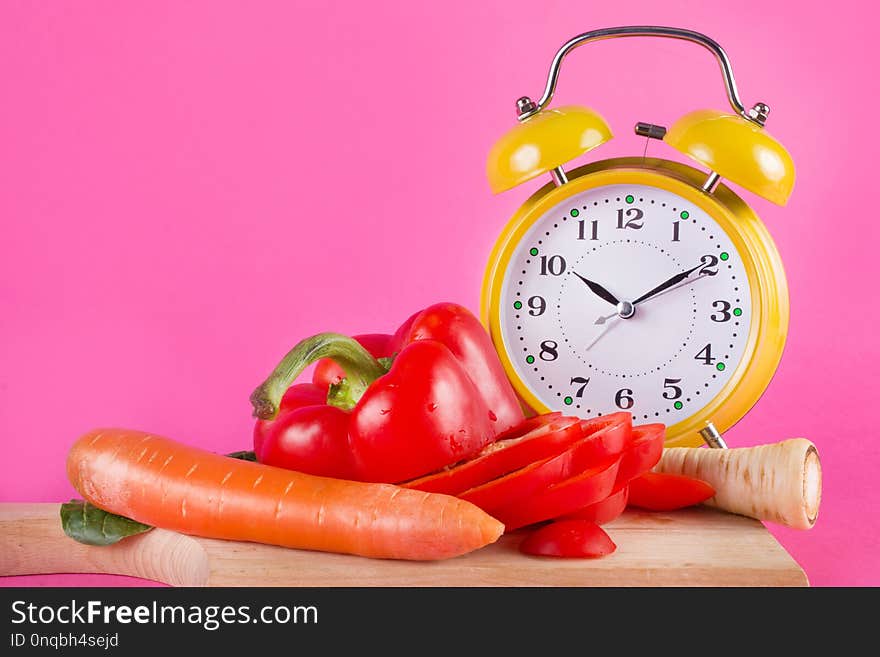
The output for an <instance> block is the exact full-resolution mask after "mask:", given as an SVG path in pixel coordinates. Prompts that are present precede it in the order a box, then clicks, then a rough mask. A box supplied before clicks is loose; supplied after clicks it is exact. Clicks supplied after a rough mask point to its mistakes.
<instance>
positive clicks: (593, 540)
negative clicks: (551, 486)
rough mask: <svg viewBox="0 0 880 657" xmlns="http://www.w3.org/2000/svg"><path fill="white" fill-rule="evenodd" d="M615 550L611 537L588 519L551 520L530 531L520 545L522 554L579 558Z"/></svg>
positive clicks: (601, 554) (591, 556)
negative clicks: (547, 523)
mask: <svg viewBox="0 0 880 657" xmlns="http://www.w3.org/2000/svg"><path fill="white" fill-rule="evenodd" d="M616 549H617V546H616V545H615V544H614V541H612V540H611V537H610V536H608V534H606V533H605V531H604V530H603V529H602V528H601V527H599V525H597V524H595V523H592V522H590V521H588V520H558V521H556V522H552V523H550V524H549V525H544V526H543V527H541V528H540V529H536V530H535V531H533V532H531V533H530V534H529V535H528V536H526V537H525V538H524V539H523V540H522V542H520V544H519V550H520V552H522V553H523V554H531V555H537V556H542V557H566V558H579V559H584V558H594V557H603V556H605V555H606V554H611V553H612V552H614V550H616Z"/></svg>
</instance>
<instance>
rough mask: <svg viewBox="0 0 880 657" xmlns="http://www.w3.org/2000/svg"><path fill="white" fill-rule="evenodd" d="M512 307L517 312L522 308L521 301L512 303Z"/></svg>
mask: <svg viewBox="0 0 880 657" xmlns="http://www.w3.org/2000/svg"><path fill="white" fill-rule="evenodd" d="M513 307H514V308H516V309H517V310H519V309H520V308H522V301H514V302H513Z"/></svg>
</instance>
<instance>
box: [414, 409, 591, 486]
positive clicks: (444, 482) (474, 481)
mask: <svg viewBox="0 0 880 657" xmlns="http://www.w3.org/2000/svg"><path fill="white" fill-rule="evenodd" d="M560 415H561V414H560ZM526 422H528V423H529V425H528V426H534V423H533V422H530V420H526ZM513 434H515V431H514V430H510V431H506V432H504V434H502V435H499V436H498V437H496V439H495V442H493V443H491V444H489V445H488V446H486V447H485V448H483V450H482V451H481V452H480V453H479V454H477V455H476V456H475V457H474V458H472V459H469V460H467V461H464V462H462V463H459V464H458V465H456V466H454V467H452V468H446V469H443V470H441V471H440V472H433V473H431V474H429V475H427V476H425V477H419V478H418V479H414V480H412V481H407V482H405V483H403V484H401V485H402V486H403V487H404V488H414V489H416V490H423V491H425V492H428V493H445V494H447V495H458V494H459V493H462V492H464V491H466V490H467V489H469V488H473V487H474V486H479V485H480V484H483V483H485V482H487V481H490V480H491V479H495V478H496V477H500V476H502V475H506V474H508V473H510V472H513V471H514V470H518V469H520V468H523V467H525V466H527V465H529V464H531V463H534V462H535V461H539V460H542V459H546V458H549V457H551V456H554V455H556V454H558V453H559V452H561V451H563V450H564V449H565V448H566V447H568V445H570V444H571V443H572V442H574V441H575V440H578V439H580V438H581V437H582V436H583V430H582V429H581V421H580V420H578V418H576V417H565V418H563V417H557V418H554V419H553V420H552V421H550V422H548V423H547V424H544V425H543V426H538V427H536V428H534V429H532V430H531V431H528V432H526V433H525V434H524V435H521V436H516V437H511V438H503V437H502V436H510V435H513Z"/></svg>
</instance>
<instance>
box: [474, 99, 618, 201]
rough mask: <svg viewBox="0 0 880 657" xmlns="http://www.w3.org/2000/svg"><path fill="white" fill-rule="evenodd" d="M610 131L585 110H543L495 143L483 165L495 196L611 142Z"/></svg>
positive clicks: (572, 107)
mask: <svg viewBox="0 0 880 657" xmlns="http://www.w3.org/2000/svg"><path fill="white" fill-rule="evenodd" d="M611 136H612V135H611V128H609V127H608V124H607V123H606V122H605V119H603V118H602V117H601V116H599V114H597V113H596V112H594V111H593V110H591V109H588V108H586V107H579V106H577V105H568V106H565V107H558V108H556V109H547V110H542V111H540V112H538V113H537V114H535V115H534V116H531V117H529V118H528V119H526V120H525V121H523V122H522V123H520V124H519V125H517V126H515V127H514V128H512V129H511V130H510V131H509V132H508V133H507V134H505V135H504V136H503V137H502V138H501V139H499V140H498V141H497V142H495V145H494V146H493V147H492V150H490V151H489V157H488V160H487V162H486V175H487V177H488V178H489V186H490V187H491V188H492V191H493V192H495V193H496V194H497V193H498V192H503V191H505V190H508V189H511V188H512V187H516V186H517V185H519V184H520V183H523V182H525V181H527V180H531V179H532V178H535V177H537V176H540V175H541V174H543V173H547V172H548V171H552V170H553V169H555V168H556V167H559V166H562V165H563V164H565V163H566V162H568V161H570V160H573V159H574V158H576V157H578V156H579V155H583V154H584V153H586V152H587V151H590V150H592V149H594V148H596V146H599V145H601V144H604V143H605V142H606V141H608V140H609V139H611Z"/></svg>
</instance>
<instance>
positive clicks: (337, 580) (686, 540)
mask: <svg viewBox="0 0 880 657" xmlns="http://www.w3.org/2000/svg"><path fill="white" fill-rule="evenodd" d="M59 507H60V505H59V504H10V503H6V504H0V576H3V575H30V574H42V573H107V574H117V575H131V576H134V577H141V578H145V579H151V580H155V581H158V582H164V583H166V584H170V585H174V586H312V587H339V586H357V587H363V586H417V587H438V586H444V587H445V586H530V587H534V586H538V587H552V586H568V587H572V586H576V587H586V586H589V587H599V586H615V587H624V586H626V587H629V586H807V585H808V582H807V577H806V575H805V574H804V571H803V570H802V569H801V568H800V566H799V565H798V564H797V563H796V562H795V561H794V560H793V559H792V558H791V556H790V555H789V554H788V553H787V552H786V551H785V550H784V549H783V548H782V546H780V545H779V543H778V542H777V541H776V539H775V538H774V537H773V536H772V535H771V534H770V532H768V531H767V529H766V528H765V527H764V526H763V525H762V524H761V523H759V522H758V521H756V520H752V519H749V518H745V517H742V516H738V515H733V514H729V513H725V512H720V511H715V510H713V509H708V508H693V509H686V510H682V511H675V512H670V513H649V512H640V511H636V510H627V512H626V513H624V515H623V516H621V517H620V518H618V519H617V520H616V521H614V522H613V523H610V524H608V525H606V526H605V529H606V531H607V532H608V534H609V535H610V536H611V538H612V539H613V540H614V542H615V543H616V544H617V550H616V552H614V553H613V554H611V555H609V556H607V557H603V558H601V559H554V558H551V557H529V556H526V555H523V554H521V553H520V552H519V551H518V550H517V545H518V543H519V541H520V540H521V539H522V538H523V536H524V535H525V533H524V532H522V531H520V532H514V533H512V534H508V535H505V536H503V537H502V538H501V539H500V540H499V541H498V542H497V543H494V544H493V545H490V546H487V547H485V548H482V549H480V550H477V551H475V552H471V553H470V554H466V555H464V556H461V557H457V558H454V559H448V560H444V561H434V562H411V561H393V560H383V559H369V558H366V557H357V556H351V555H343V554H329V553H322V552H311V551H306V550H291V549H286V548H279V547H274V546H270V545H259V544H256V543H242V542H234V541H221V540H214V539H206V538H199V537H194V536H185V535H183V534H178V533H176V532H171V531H166V530H162V529H153V530H151V531H149V532H147V533H145V534H141V535H139V536H134V537H130V538H127V539H124V540H123V541H120V542H119V543H117V544H115V545H111V546H104V547H94V546H88V545H82V544H80V543H77V542H76V541H74V540H72V539H70V538H68V537H67V536H65V535H64V533H63V531H62V530H61V521H60V519H59ZM0 583H2V582H0Z"/></svg>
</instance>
